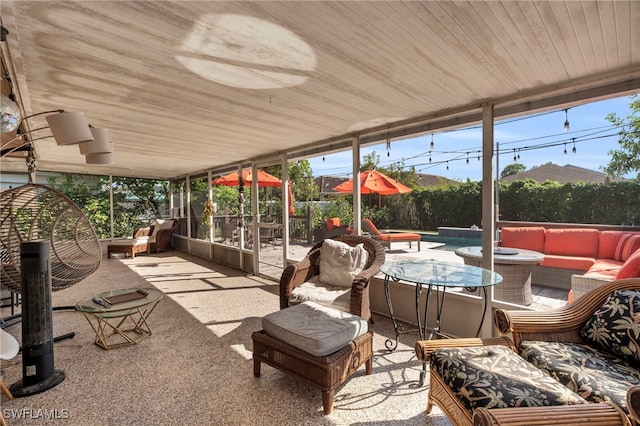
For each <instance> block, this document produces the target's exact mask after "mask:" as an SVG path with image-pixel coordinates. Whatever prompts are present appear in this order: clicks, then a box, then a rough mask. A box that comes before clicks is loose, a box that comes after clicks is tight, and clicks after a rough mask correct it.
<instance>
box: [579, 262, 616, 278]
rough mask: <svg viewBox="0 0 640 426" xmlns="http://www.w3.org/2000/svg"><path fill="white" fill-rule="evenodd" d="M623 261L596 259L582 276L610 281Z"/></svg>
mask: <svg viewBox="0 0 640 426" xmlns="http://www.w3.org/2000/svg"><path fill="white" fill-rule="evenodd" d="M622 265H623V263H622V262H618V261H617V260H613V259H598V260H596V261H595V263H594V264H593V266H591V268H589V270H588V271H587V272H585V274H584V276H585V277H587V278H597V279H602V280H607V281H611V280H614V279H615V278H616V275H618V272H619V271H620V268H622Z"/></svg>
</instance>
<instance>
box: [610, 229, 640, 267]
mask: <svg viewBox="0 0 640 426" xmlns="http://www.w3.org/2000/svg"><path fill="white" fill-rule="evenodd" d="M638 249H640V235H637V234H625V235H623V236H622V238H620V241H618V245H617V246H616V252H615V253H614V257H613V258H614V259H615V260H617V261H619V262H624V261H626V260H627V259H628V258H629V256H631V255H632V254H633V253H634V252H635V251H636V250H638Z"/></svg>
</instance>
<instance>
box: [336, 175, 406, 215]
mask: <svg viewBox="0 0 640 426" xmlns="http://www.w3.org/2000/svg"><path fill="white" fill-rule="evenodd" d="M333 189H335V190H336V191H338V192H353V179H349V180H348V181H346V182H342V183H341V184H340V185H338V186H336V187H334V188H333ZM411 191H413V189H411V188H409V187H408V186H406V185H404V184H402V183H400V182H398V181H397V180H395V179H393V178H390V177H389V176H387V175H385V174H384V173H381V172H379V171H377V170H367V171H364V172H361V173H360V193H361V194H378V207H380V205H381V204H382V202H381V199H380V195H392V194H406V193H408V192H411Z"/></svg>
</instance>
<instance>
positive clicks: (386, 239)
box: [362, 219, 422, 251]
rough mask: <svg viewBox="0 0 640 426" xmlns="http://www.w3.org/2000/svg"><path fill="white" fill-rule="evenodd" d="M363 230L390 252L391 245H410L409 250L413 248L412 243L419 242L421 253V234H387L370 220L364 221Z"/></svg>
mask: <svg viewBox="0 0 640 426" xmlns="http://www.w3.org/2000/svg"><path fill="white" fill-rule="evenodd" d="M362 228H363V229H364V230H365V231H367V232H368V233H369V234H371V237H372V238H374V239H376V240H379V241H380V242H381V243H382V245H383V246H384V247H386V248H388V249H389V250H391V243H392V242H394V243H406V242H408V243H409V248H411V243H412V242H413V241H417V242H418V251H420V240H421V239H422V236H421V235H420V234H414V233H411V232H385V233H382V232H380V231H379V230H378V228H376V226H375V225H374V224H373V222H371V220H369V219H362Z"/></svg>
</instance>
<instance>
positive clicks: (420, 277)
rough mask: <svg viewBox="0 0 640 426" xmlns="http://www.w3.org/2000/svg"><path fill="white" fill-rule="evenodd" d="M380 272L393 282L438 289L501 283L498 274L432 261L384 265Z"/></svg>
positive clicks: (409, 261)
mask: <svg viewBox="0 0 640 426" xmlns="http://www.w3.org/2000/svg"><path fill="white" fill-rule="evenodd" d="M380 270H381V271H382V273H383V274H385V275H386V276H388V277H390V278H392V279H394V280H397V281H399V280H402V281H407V282H410V283H414V284H426V285H430V286H438V287H451V288H453V287H457V288H460V287H464V288H470V287H490V286H494V285H496V284H499V283H501V282H502V276H501V275H500V274H498V273H495V272H492V271H489V270H487V269H483V268H480V267H477V266H471V265H464V264H458V263H448V262H439V261H433V260H404V261H399V262H390V263H385V264H384V265H382V266H381V267H380Z"/></svg>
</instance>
